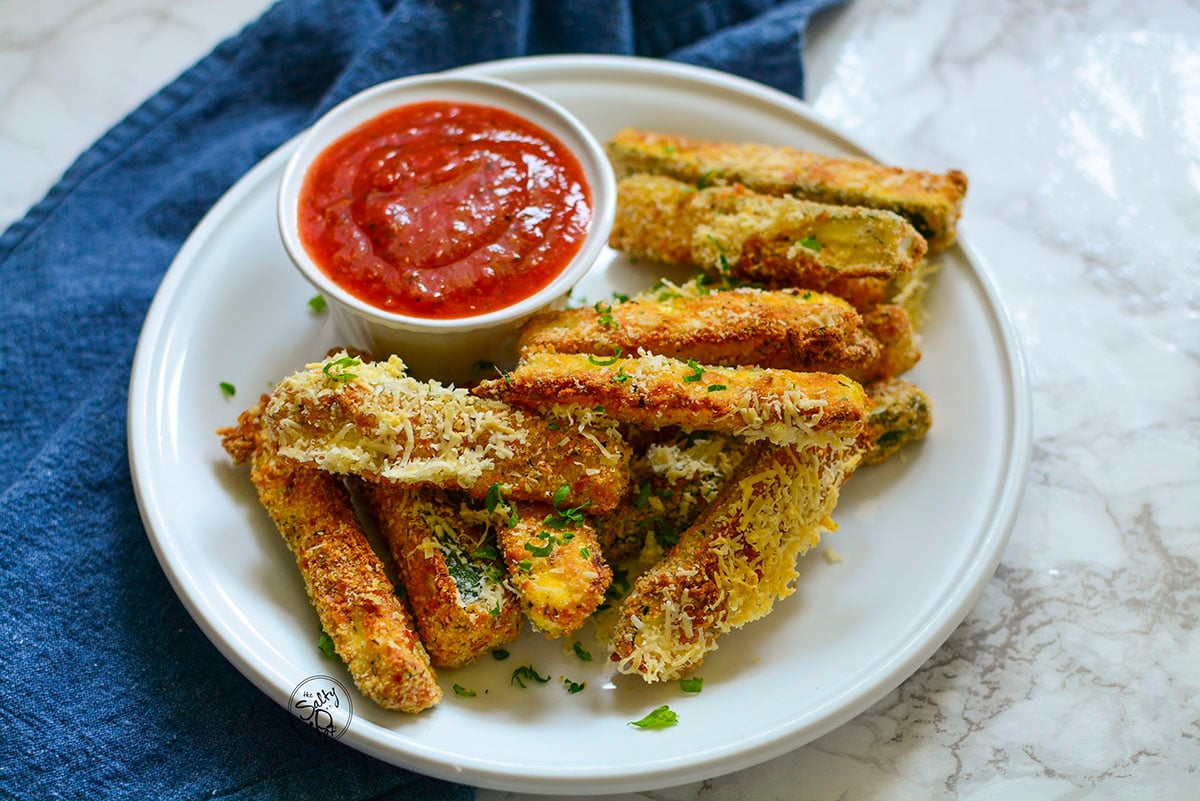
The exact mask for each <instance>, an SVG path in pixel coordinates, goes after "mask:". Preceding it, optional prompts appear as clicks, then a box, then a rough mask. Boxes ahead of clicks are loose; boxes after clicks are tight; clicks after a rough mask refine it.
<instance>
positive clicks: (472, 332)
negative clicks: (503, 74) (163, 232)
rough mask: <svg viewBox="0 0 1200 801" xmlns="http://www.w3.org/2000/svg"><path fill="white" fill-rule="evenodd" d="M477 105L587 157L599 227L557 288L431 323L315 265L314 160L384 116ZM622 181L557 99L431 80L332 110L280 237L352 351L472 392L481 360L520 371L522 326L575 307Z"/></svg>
mask: <svg viewBox="0 0 1200 801" xmlns="http://www.w3.org/2000/svg"><path fill="white" fill-rule="evenodd" d="M437 100H440V101H448V102H456V103H472V104H476V105H482V106H491V107H493V108H499V109H503V110H505V111H508V112H510V113H512V114H516V115H517V116H519V117H523V118H524V119H526V120H528V121H529V122H532V123H534V124H535V125H537V126H539V127H540V128H542V129H543V130H545V131H546V132H548V133H550V134H552V135H553V136H554V137H556V138H557V139H558V140H559V141H560V142H561V143H562V144H563V145H564V146H566V148H567V149H568V150H569V151H570V152H571V153H572V154H573V155H574V156H575V158H576V159H578V161H579V164H580V166H582V168H583V172H584V176H585V178H586V180H587V183H588V187H589V189H590V192H591V210H592V215H591V221H590V224H589V227H588V230H587V234H586V236H585V238H584V240H583V243H582V245H581V246H580V248H579V250H578V251H577V252H576V254H575V256H574V257H573V258H572V259H571V260H570V262H569V263H568V264H567V265H566V266H565V267H564V268H563V270H562V271H561V272H560V273H559V274H558V275H557V277H555V278H554V279H553V280H551V282H550V283H549V284H547V285H546V286H545V287H543V288H542V289H540V290H539V291H537V292H536V293H534V294H533V295H531V296H529V297H527V298H525V299H524V300H519V301H517V302H515V303H513V304H512V305H510V306H506V307H504V308H500V309H495V310H492V311H488V312H486V313H482V314H478V315H475V316H471V317H459V318H453V319H431V318H426V317H414V316H409V315H405V314H397V313H394V312H390V311H386V310H383V309H380V308H378V307H376V306H373V305H371V304H370V303H367V302H366V301H364V300H361V299H359V298H358V297H356V296H354V295H352V294H351V293H350V292H348V291H346V290H345V289H342V288H341V287H340V286H339V285H338V284H337V283H335V282H334V281H333V279H332V278H330V277H329V276H328V275H327V274H326V273H325V272H324V271H323V270H322V269H321V268H320V266H318V264H317V263H316V262H315V261H314V260H313V257H312V256H311V255H310V254H309V253H308V251H307V250H306V249H305V247H304V244H303V242H302V241H301V239H300V232H299V202H300V192H301V188H302V186H303V184H304V179H305V176H306V175H307V173H308V171H309V167H310V166H311V165H312V163H313V161H314V160H315V159H316V158H317V157H318V156H319V155H320V154H321V153H322V152H323V151H324V150H325V149H326V148H327V147H329V146H330V145H331V144H333V143H334V142H335V141H337V140H338V139H340V138H341V137H343V136H344V135H346V134H348V133H349V132H350V131H352V130H353V129H355V128H357V127H358V126H360V125H362V124H363V123H365V122H367V121H368V120H371V119H374V118H375V117H377V116H379V115H381V114H383V113H385V112H387V111H390V110H392V109H395V108H397V107H400V106H406V105H409V104H412V103H420V102H425V101H437ZM616 196H617V189H616V179H615V178H614V175H613V170H612V167H611V165H610V164H609V162H608V159H607V157H606V156H605V155H604V150H603V148H602V147H601V145H600V143H599V142H598V141H597V140H596V138H595V137H594V136H593V135H592V134H591V133H590V132H589V131H588V130H587V128H585V127H584V126H583V124H582V123H580V122H579V120H578V119H576V118H575V117H574V116H573V115H572V114H571V113H569V112H568V111H566V110H565V109H564V108H562V106H560V105H558V104H557V103H555V102H554V101H552V100H550V99H548V98H546V97H543V96H541V95H539V94H537V93H536V92H531V91H529V90H527V89H524V88H522V87H520V86H517V85H516V84H512V83H509V82H507V81H501V80H497V79H494V78H481V77H465V76H461V75H450V74H430V75H421V76H415V77H410V78H400V79H398V80H394V81H388V82H386V83H382V84H378V85H377V86H374V87H371V88H370V89H366V90H364V91H362V92H360V93H358V94H356V95H354V96H353V97H350V98H349V99H347V100H345V101H343V102H342V103H340V104H338V105H337V106H335V107H334V108H332V109H330V110H329V111H328V112H326V113H325V114H324V115H323V116H322V117H321V118H320V119H319V120H317V122H316V123H315V124H314V125H313V126H312V127H311V128H310V129H309V130H308V131H307V132H305V133H304V134H303V135H302V137H301V139H300V141H299V143H298V145H297V147H296V150H295V152H294V153H293V154H292V156H291V158H290V159H289V161H288V163H287V166H286V167H285V169H284V172H283V178H282V180H281V182H280V186H279V202H278V218H279V231H280V234H281V236H282V238H283V244H284V247H285V248H286V249H287V252H288V255H289V256H290V257H291V259H292V261H293V262H295V264H296V267H297V268H298V269H299V270H300V272H301V274H302V275H303V276H304V277H305V278H306V279H307V280H308V281H309V283H311V284H312V285H313V286H314V287H316V289H317V290H318V291H319V292H320V293H321V294H322V295H324V296H325V298H326V301H327V302H328V305H329V308H330V310H331V312H332V314H333V315H334V320H335V322H336V325H337V328H338V333H339V335H340V336H341V337H343V338H344V340H345V341H344V342H343V343H342V344H345V345H348V346H352V347H356V348H361V349H364V350H366V351H368V352H369V353H371V354H372V355H373V356H375V357H376V358H386V357H387V356H389V355H391V354H396V355H398V356H400V358H402V359H403V360H404V362H405V364H406V365H407V366H408V369H409V373H410V374H412V375H413V376H414V377H416V378H419V379H422V380H424V379H430V378H433V379H437V380H440V381H443V382H447V383H455V384H463V383H466V382H468V381H470V380H471V379H472V378H478V377H479V372H478V365H479V363H480V362H491V363H493V364H496V365H498V366H510V365H511V364H512V362H513V360H514V359H515V356H516V353H515V351H516V338H517V334H518V333H519V331H520V328H521V326H522V324H524V323H525V322H526V321H527V320H528V319H529V318H530V317H532V316H533V315H535V314H537V313H538V312H541V311H545V310H548V309H553V308H562V307H564V306H565V305H566V296H567V293H568V292H569V291H570V290H571V288H572V287H573V286H575V284H576V283H578V282H579V280H580V279H581V278H583V276H584V275H585V274H586V273H587V271H588V270H589V269H590V268H591V266H592V265H593V264H594V263H595V262H596V260H597V258H598V257H599V256H600V254H601V252H602V251H603V249H604V247H605V245H606V244H607V242H608V236H609V232H610V231H611V229H612V225H613V217H614V215H615V213H616Z"/></svg>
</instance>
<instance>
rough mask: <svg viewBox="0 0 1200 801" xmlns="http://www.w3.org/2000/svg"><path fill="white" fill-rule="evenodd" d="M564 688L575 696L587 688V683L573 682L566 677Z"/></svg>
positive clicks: (564, 678) (564, 677)
mask: <svg viewBox="0 0 1200 801" xmlns="http://www.w3.org/2000/svg"><path fill="white" fill-rule="evenodd" d="M563 686H564V687H566V688H567V692H569V693H571V695H574V694H575V693H577V692H579V691H580V690H582V689H583V688H584V687H586V686H587V682H586V681H571V680H570V679H568V678H567V677H566V676H563Z"/></svg>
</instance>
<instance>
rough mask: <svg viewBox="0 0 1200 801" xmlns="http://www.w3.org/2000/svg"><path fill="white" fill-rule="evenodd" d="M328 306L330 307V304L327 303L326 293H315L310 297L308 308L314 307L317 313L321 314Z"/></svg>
mask: <svg viewBox="0 0 1200 801" xmlns="http://www.w3.org/2000/svg"><path fill="white" fill-rule="evenodd" d="M328 307H329V304H327V303H326V302H325V296H324V295H313V296H312V297H311V298H309V299H308V308H310V309H312V310H313V311H314V312H316V313H317V314H320V313H321V312H323V311H325V309H327V308H328Z"/></svg>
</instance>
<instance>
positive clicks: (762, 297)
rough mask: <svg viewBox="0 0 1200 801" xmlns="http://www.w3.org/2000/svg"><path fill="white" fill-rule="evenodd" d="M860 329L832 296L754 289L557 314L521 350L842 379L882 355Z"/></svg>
mask: <svg viewBox="0 0 1200 801" xmlns="http://www.w3.org/2000/svg"><path fill="white" fill-rule="evenodd" d="M861 325H862V318H861V317H860V315H859V314H858V312H856V311H855V310H854V308H853V307H852V306H851V305H850V304H849V303H847V302H846V301H844V300H842V299H841V298H838V297H834V296H833V295H826V294H822V293H820V292H809V291H801V290H775V291H766V290H761V289H752V288H748V287H747V288H740V289H733V290H728V291H722V292H707V293H705V294H703V295H696V296H693V297H685V296H683V295H679V294H676V295H674V296H666V297H663V298H662V299H661V300H659V299H657V298H654V297H646V296H639V297H635V298H633V299H632V300H630V301H628V302H625V303H618V304H616V305H609V304H605V303H597V304H596V305H595V306H593V307H590V308H581V309H567V310H565V311H559V312H550V313H547V314H543V315H540V316H538V317H536V318H534V319H533V320H531V321H530V322H529V323H528V324H526V326H525V328H524V329H523V330H522V332H521V338H520V341H519V344H520V347H521V350H522V352H524V353H530V352H533V351H540V350H547V351H555V352H558V353H612V352H613V350H614V349H615V348H621V349H622V351H623V352H625V353H635V352H637V350H638V349H639V348H642V349H644V350H646V351H648V352H650V353H657V354H660V355H662V356H670V357H672V358H676V359H689V358H691V359H695V360H696V361H698V362H700V363H702V364H717V365H728V366H736V365H756V366H758V367H778V368H783V369H787V370H797V371H801V372H803V371H816V372H830V373H840V372H846V371H849V370H852V369H856V368H861V369H866V368H867V367H868V366H869V365H870V364H871V363H872V362H873V361H874V360H875V359H876V358H877V357H878V355H879V346H878V344H877V343H876V342H875V341H874V340H873V338H872V337H870V336H868V335H865V334H864V333H863V332H862V331H860V327H861Z"/></svg>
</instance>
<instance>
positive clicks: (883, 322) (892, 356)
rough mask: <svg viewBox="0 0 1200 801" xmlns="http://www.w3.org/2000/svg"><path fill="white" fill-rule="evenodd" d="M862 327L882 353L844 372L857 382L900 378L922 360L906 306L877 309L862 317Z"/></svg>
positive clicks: (882, 306)
mask: <svg viewBox="0 0 1200 801" xmlns="http://www.w3.org/2000/svg"><path fill="white" fill-rule="evenodd" d="M863 327H864V328H865V329H866V331H867V332H869V336H870V337H871V338H872V339H873V340H874V341H875V342H878V343H879V353H878V355H877V356H876V357H875V359H874V360H873V361H872V362H871V363H870V364H867V365H863V366H861V367H851V368H848V369H847V370H845V371H844V372H845V373H846V375H848V376H850V377H851V378H853V379H854V380H855V381H858V382H859V383H866V382H867V381H877V380H879V379H883V378H890V377H893V376H898V375H901V374H903V373H906V372H908V371H909V370H911V369H912V368H913V367H915V366H916V364H917V362H918V361H920V360H921V350H920V347H919V346H918V343H917V335H916V332H915V331H913V324H912V319H911V318H910V317H909V316H908V312H907V311H906V310H905V309H904V307H903V306H895V305H892V304H890V303H885V304H882V305H880V306H876V307H875V308H873V309H871V310H870V311H868V312H865V313H864V314H863Z"/></svg>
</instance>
